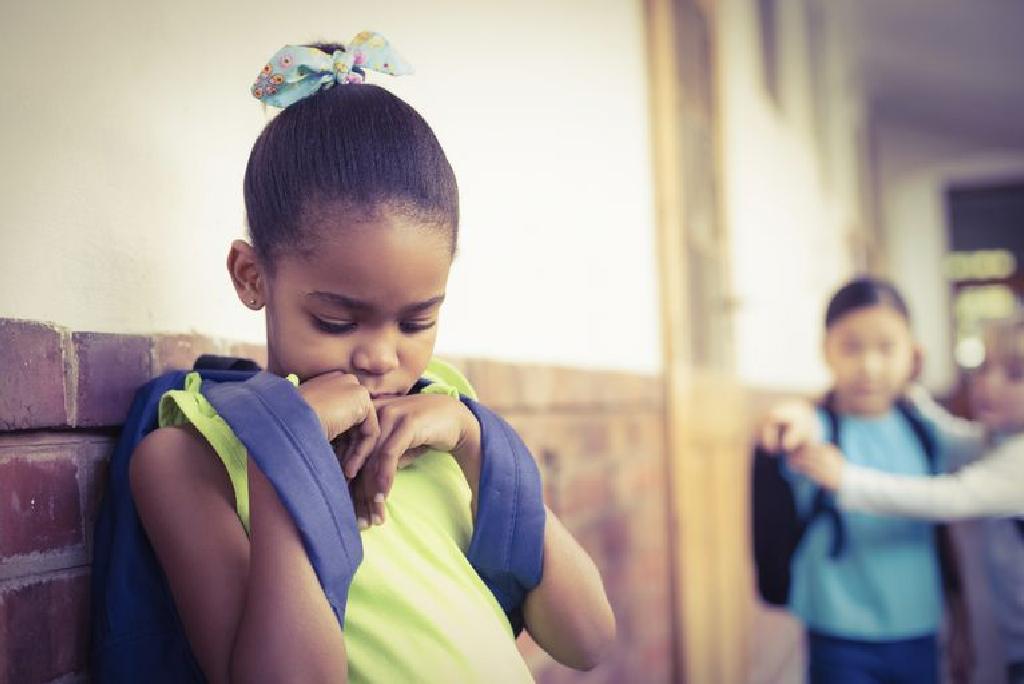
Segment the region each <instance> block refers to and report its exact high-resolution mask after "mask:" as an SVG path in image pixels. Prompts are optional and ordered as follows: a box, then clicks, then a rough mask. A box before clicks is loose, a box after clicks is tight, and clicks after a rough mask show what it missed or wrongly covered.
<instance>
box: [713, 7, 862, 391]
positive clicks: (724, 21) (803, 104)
mask: <svg viewBox="0 0 1024 684" xmlns="http://www.w3.org/2000/svg"><path fill="white" fill-rule="evenodd" d="M717 6H718V12H719V16H720V17H721V21H720V23H719V26H718V41H719V46H720V50H721V52H720V55H721V64H720V66H719V69H720V79H721V81H720V84H721V93H720V103H721V111H722V117H723V118H722V122H723V166H724V168H723V182H724V190H725V207H724V210H725V218H726V222H727V226H728V230H729V232H730V235H731V249H732V254H731V258H732V264H731V269H732V274H731V278H732V287H733V294H734V297H735V300H736V311H735V318H734V338H735V345H736V371H737V374H738V375H739V378H740V380H741V381H743V382H745V383H748V384H753V385H758V386H768V387H779V388H785V389H805V390H817V389H822V388H824V387H825V386H826V384H827V382H828V377H827V374H826V372H825V369H824V365H823V362H822V360H821V351H820V348H821V328H822V319H823V318H824V307H825V304H826V302H827V299H828V297H829V295H830V294H831V293H832V291H833V290H835V288H836V287H838V286H839V285H840V284H842V282H843V281H844V280H845V279H846V278H847V277H849V276H850V275H851V273H852V269H853V266H854V265H853V262H852V259H851V256H850V255H851V250H850V246H849V244H848V238H847V234H848V233H849V231H850V229H851V228H853V227H855V226H856V225H857V223H858V222H859V221H860V218H859V202H860V199H859V198H860V194H859V193H860V191H859V188H858V187H857V169H858V163H859V161H858V159H859V158H858V152H857V147H856V145H857V135H856V132H857V129H858V126H859V125H860V117H861V113H860V112H861V110H860V101H859V92H858V89H857V87H856V83H855V82H853V81H851V78H850V75H849V69H848V66H847V65H846V64H845V62H844V59H845V57H844V55H845V54H846V53H845V51H844V50H845V45H844V42H843V40H844V39H843V35H842V30H841V29H842V15H841V12H840V11H839V8H838V7H836V6H835V5H829V12H827V13H826V14H825V16H824V17H823V19H824V23H823V24H822V26H821V28H822V30H823V31H824V33H823V35H821V36H820V38H821V40H820V42H819V43H818V44H819V46H820V47H821V52H820V53H819V54H816V55H814V57H813V59H809V49H808V39H809V36H808V31H807V21H806V15H805V14H804V11H805V7H806V3H803V2H787V3H778V6H779V8H780V12H781V13H780V16H779V29H778V30H779V33H778V44H779V46H780V53H779V54H780V57H779V83H780V88H779V103H778V106H776V104H775V103H774V102H773V101H772V100H771V99H770V98H769V97H768V95H767V92H766V90H765V87H764V82H763V78H762V65H761V61H762V60H761V50H760V35H759V31H758V23H757V20H758V17H757V13H756V3H754V2H749V1H747V0H721V1H720V2H719V3H718V5H717ZM812 65H819V66H820V67H821V69H822V70H821V74H822V76H821V78H822V79H823V80H822V90H821V91H820V93H821V95H822V101H823V102H819V103H817V104H818V105H821V104H822V103H823V104H824V105H825V106H826V107H827V109H825V110H823V111H822V112H821V114H819V115H818V116H821V117H822V118H821V119H820V121H821V123H822V125H823V126H824V128H823V131H824V132H823V134H822V135H821V136H818V135H816V133H815V127H814V125H813V122H814V121H815V116H816V114H815V106H816V102H815V97H814V93H815V89H814V88H813V87H812V80H811V79H812V76H813V73H812V71H811V68H812Z"/></svg>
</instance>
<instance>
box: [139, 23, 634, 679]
mask: <svg viewBox="0 0 1024 684" xmlns="http://www.w3.org/2000/svg"><path fill="white" fill-rule="evenodd" d="M367 69H372V70H377V71H381V72H385V73H389V74H393V75H396V74H401V73H407V72H408V71H409V70H408V68H407V66H406V65H405V64H404V62H402V61H401V58H400V57H398V55H397V54H395V53H394V52H393V51H392V50H391V49H390V47H389V46H388V44H387V42H386V41H385V40H384V39H383V38H382V37H380V36H378V35H376V34H369V33H363V34H360V35H359V36H357V38H356V39H355V40H354V41H353V42H352V43H350V44H349V45H347V46H343V45H316V46H311V47H310V46H287V47H285V48H284V49H282V50H281V51H279V52H278V53H277V54H276V55H274V57H273V58H272V59H271V62H270V63H269V64H267V66H266V67H264V69H263V72H262V73H261V74H260V76H259V78H258V79H257V81H256V84H255V85H254V86H253V88H252V92H253V95H254V96H256V97H257V98H258V99H260V100H262V101H263V102H265V103H268V104H272V105H275V106H279V107H283V111H282V112H281V113H280V114H279V115H278V116H277V117H276V118H274V119H273V120H272V121H271V122H270V123H269V124H267V126H266V128H265V129H264V130H263V132H262V133H261V135H260V136H259V139H258V140H257V141H256V144H255V145H254V147H253V149H252V153H251V155H250V157H249V162H248V166H247V167H246V172H245V182H244V194H245V205H246V213H247V219H248V227H249V233H250V237H251V242H244V241H235V242H234V243H233V244H232V245H231V248H230V252H229V254H228V260H227V265H228V270H229V273H230V275H231V279H232V282H233V283H234V286H235V289H236V290H237V293H238V296H239V298H240V300H241V301H242V303H243V305H245V306H247V307H249V308H250V309H252V310H254V311H259V310H261V309H265V311H266V314H265V315H266V331H267V342H266V344H267V357H268V368H267V370H268V371H269V373H271V374H273V375H275V376H282V377H283V376H285V375H290V376H291V378H292V379H293V382H296V383H298V393H299V394H300V395H301V399H302V400H304V402H305V403H306V404H308V409H311V410H312V412H313V413H314V414H315V416H316V418H318V419H319V421H318V425H317V421H314V429H313V432H319V431H320V428H322V434H317V435H313V434H299V435H297V436H294V437H295V438H296V439H298V440H300V441H301V440H323V439H326V440H328V441H330V442H331V443H332V444H333V445H334V446H335V448H336V450H337V453H338V460H339V463H340V467H341V468H342V470H343V472H344V474H345V477H346V478H347V479H349V480H350V483H351V491H352V501H353V504H352V505H354V507H355V513H356V515H357V516H358V519H359V527H360V529H362V533H361V534H358V533H355V532H354V531H353V535H354V536H355V538H359V537H361V544H362V549H363V553H362V563H361V565H360V566H359V568H358V570H357V571H356V572H355V576H354V578H353V579H352V580H351V586H350V587H349V588H348V600H347V604H346V605H347V610H344V606H343V607H342V608H343V610H342V611H341V612H343V613H344V624H342V622H341V620H340V619H338V618H339V617H340V616H341V612H339V614H338V615H336V614H335V613H334V612H332V609H331V606H330V605H329V600H328V598H327V597H326V596H325V589H324V588H322V587H321V584H320V583H318V575H317V574H316V573H315V572H314V565H315V563H313V562H312V560H311V558H310V557H309V556H308V555H307V550H306V549H305V548H304V546H303V543H302V540H303V536H302V535H303V533H304V532H305V531H306V530H305V529H304V528H302V527H301V526H300V525H299V524H298V520H297V519H293V516H291V515H289V509H287V508H286V507H285V506H283V505H282V501H283V496H282V497H281V498H279V494H280V493H281V492H280V491H275V487H274V486H273V485H272V484H271V483H270V481H269V479H268V477H267V476H266V474H265V472H264V471H263V470H261V468H260V467H257V466H256V464H255V462H254V461H253V460H251V459H250V460H249V462H248V464H247V465H246V451H245V448H244V447H243V446H242V445H241V443H240V442H239V440H238V439H237V438H236V436H235V435H234V434H232V433H231V430H230V429H229V428H227V423H225V422H224V421H223V420H221V419H220V417H219V416H218V415H217V413H216V411H214V409H213V408H212V406H211V405H210V403H209V402H208V401H207V400H206V398H204V396H203V394H202V393H201V392H200V391H199V384H200V381H199V379H198V377H192V378H191V379H190V381H189V386H188V387H187V388H186V389H185V390H179V391H175V392H170V393H168V395H165V398H164V401H163V402H162V404H161V417H160V418H161V420H160V422H161V425H163V426H164V427H160V428H159V429H157V430H155V431H154V432H152V433H150V434H149V435H148V436H147V437H146V438H145V439H144V440H143V441H142V442H141V443H140V444H139V445H138V447H137V449H136V450H135V453H134V455H133V456H132V459H131V461H130V464H131V465H130V467H131V470H130V475H131V486H132V493H133V497H134V499H135V503H136V507H137V510H138V513H139V517H140V519H141V521H142V523H143V525H144V527H145V530H146V533H147V535H148V537H149V539H150V541H151V543H152V545H153V547H154V549H155V551H156V555H157V558H158V559H159V562H160V564H161V566H162V567H163V570H164V572H165V574H166V577H167V580H168V583H169V585H170V589H171V592H172V594H173V597H174V602H175V604H176V607H177V609H178V613H179V615H180V617H181V621H182V624H183V626H184V629H185V632H186V634H187V637H188V641H189V644H190V645H191V648H192V652H193V653H194V655H195V657H196V659H197V662H198V663H199V665H200V667H201V669H202V671H203V673H204V674H205V676H206V678H207V679H208V680H210V681H213V682H227V681H255V680H258V681H271V680H272V681H301V682H312V681H331V682H338V681H346V680H347V678H351V679H352V680H359V681H375V682H386V681H467V682H469V681H485V680H486V681H528V680H530V674H529V671H528V670H527V668H526V665H525V663H524V661H523V659H522V658H521V656H520V655H519V653H518V651H517V649H516V645H515V640H514V637H513V633H512V629H511V627H510V624H509V621H508V619H507V618H506V615H505V613H504V612H503V611H502V609H501V607H500V606H499V604H498V602H496V600H495V597H494V596H493V595H492V592H491V590H489V589H488V587H487V586H485V585H484V583H483V581H482V580H481V578H480V576H478V574H477V572H476V571H475V570H474V568H473V567H471V566H470V564H469V562H468V561H467V558H466V553H467V547H468V545H469V539H470V535H471V534H472V531H473V526H474V524H476V523H477V522H478V520H477V519H476V515H477V510H476V509H477V503H478V500H480V498H481V496H482V495H484V494H486V493H487V492H485V491H482V489H483V488H485V487H486V486H487V483H485V482H484V481H482V480H481V478H480V472H481V450H482V449H484V450H486V443H487V441H488V439H489V437H488V433H487V432H486V431H482V428H481V423H480V422H479V421H478V418H477V416H478V414H477V413H475V412H473V411H471V410H470V409H469V408H468V405H467V403H466V402H464V401H460V398H459V395H460V391H459V390H461V394H467V393H469V392H470V391H471V390H469V389H468V385H466V383H465V380H464V379H463V378H461V376H458V374H457V373H455V372H454V371H453V370H452V369H450V368H445V367H443V366H436V365H435V364H434V363H433V362H432V361H431V355H432V353H433V348H434V341H435V337H436V333H437V322H438V316H439V313H440V308H441V304H442V302H443V301H444V296H445V287H446V283H447V280H448V272H449V268H450V266H451V261H452V257H453V254H454V252H455V248H456V238H457V233H458V190H457V186H456V182H455V176H454V175H453V173H452V169H451V167H450V166H449V163H448V160H447V159H446V157H445V155H444V152H443V151H442V149H441V147H440V145H439V143H438V141H437V139H436V138H435V136H434V134H433V132H432V131H431V129H430V128H429V126H428V125H427V124H426V122H424V121H423V119H422V118H421V117H420V116H419V115H418V114H417V113H416V112H415V111H414V110H413V109H412V108H411V107H410V106H409V105H407V104H406V103H405V102H403V101H402V100H400V99H399V98H397V97H396V96H394V95H392V94H391V93H389V92H388V91H386V90H383V89H381V88H379V87H377V86H373V85H366V84H363V83H362V81H363V79H364V76H365V71H366V70H367ZM428 364H430V365H431V369H432V370H434V371H435V372H434V373H433V375H434V376H435V377H437V376H438V375H439V374H440V375H442V376H445V378H444V379H446V380H447V381H448V383H449V384H450V385H451V387H444V383H438V384H437V385H434V386H431V387H430V388H428V389H429V390H436V389H437V387H438V386H440V387H441V390H440V391H428V389H422V386H423V384H424V383H421V382H419V380H420V378H421V376H423V375H424V374H425V372H427V371H428ZM438 369H440V370H438ZM453 387H454V389H452V388H453ZM257 409H259V407H258V406H253V410H254V411H255V410H257ZM293 427H294V430H300V429H302V428H303V426H302V425H299V424H296V425H295V426H293ZM307 432H308V431H307ZM509 438H510V439H511V437H509ZM490 439H491V440H492V441H493V440H494V439H496V438H495V437H494V436H493V435H492V436H491V437H490ZM298 465H299V464H296V467H298ZM342 481H343V480H342ZM492 486H493V485H492ZM343 494H344V495H346V496H347V494H346V493H344V492H339V493H338V496H341V495H343ZM309 496H310V497H314V496H317V492H314V491H310V492H309ZM545 513H546V523H545V524H544V527H543V539H542V544H543V574H542V575H541V578H540V580H539V583H537V584H536V586H535V587H534V588H532V590H530V591H529V593H528V595H527V596H526V598H525V602H524V603H523V604H522V617H523V619H524V621H525V627H526V629H527V630H528V631H529V632H530V634H531V636H532V637H533V638H534V639H535V640H536V641H537V642H538V643H539V644H540V645H541V646H542V647H543V648H544V649H545V650H547V651H548V652H549V653H550V654H551V655H552V656H553V657H554V658H556V659H557V660H559V661H560V662H562V663H564V664H566V665H569V666H571V667H576V668H581V669H588V668H591V667H593V666H595V665H596V664H597V662H598V661H599V660H600V658H601V656H602V655H603V653H604V652H605V650H606V649H607V648H608V647H609V645H610V643H611V641H612V640H613V639H614V630H615V627H614V617H613V615H612V613H611V609H610V607H609V604H608V599H607V597H606V596H605V592H604V589H603V587H602V583H601V579H600V576H599V574H598V572H597V569H596V568H595V567H594V564H593V562H592V561H591V560H590V558H589V557H588V556H587V554H586V553H585V552H584V551H583V550H582V548H581V547H580V546H579V545H578V544H577V543H576V541H575V540H574V539H573V538H572V537H571V536H570V534H569V533H568V532H567V531H566V529H565V528H564V527H563V526H562V525H561V523H560V522H559V521H558V519H557V518H556V517H555V516H554V515H553V514H552V513H551V511H550V510H546V509H545ZM350 517H351V516H350ZM352 521H353V523H354V521H355V518H354V517H352ZM331 522H332V521H329V520H328V521H317V520H314V521H311V524H312V525H313V526H316V525H318V524H321V523H322V524H325V525H329V524H331ZM353 526H354V525H353ZM513 541H515V540H513ZM357 543H358V542H357Z"/></svg>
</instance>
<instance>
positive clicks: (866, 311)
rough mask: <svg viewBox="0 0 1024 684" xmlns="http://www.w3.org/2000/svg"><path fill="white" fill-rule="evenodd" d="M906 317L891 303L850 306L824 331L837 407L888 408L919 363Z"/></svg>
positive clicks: (857, 410) (866, 411)
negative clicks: (861, 306)
mask: <svg viewBox="0 0 1024 684" xmlns="http://www.w3.org/2000/svg"><path fill="white" fill-rule="evenodd" d="M919 353H920V352H919V350H918V349H917V347H916V345H915V343H914V339H913V336H912V335H911V333H910V326H909V325H908V324H907V320H906V319H905V318H904V317H903V316H902V315H901V314H900V313H899V312H898V311H896V310H895V309H893V308H892V307H890V306H885V305H882V304H878V305H875V306H866V307H863V308H860V309H855V310H853V311H851V312H849V313H847V314H846V315H844V316H843V317H842V318H840V319H839V320H838V321H836V322H835V323H833V324H832V326H831V327H830V328H828V330H827V331H826V332H825V361H826V362H827V363H828V366H829V369H830V370H831V371H832V377H833V379H834V383H835V393H836V400H837V402H838V408H839V410H841V411H843V412H846V413H854V414H858V415H865V416H871V415H881V414H884V413H886V412H887V411H889V409H891V408H892V405H893V402H894V401H895V400H896V398H897V397H898V396H899V395H900V393H901V392H903V389H904V387H905V386H906V384H907V382H909V380H910V378H911V377H912V375H913V374H914V372H915V369H916V366H917V364H918V363H919V360H918V356H919Z"/></svg>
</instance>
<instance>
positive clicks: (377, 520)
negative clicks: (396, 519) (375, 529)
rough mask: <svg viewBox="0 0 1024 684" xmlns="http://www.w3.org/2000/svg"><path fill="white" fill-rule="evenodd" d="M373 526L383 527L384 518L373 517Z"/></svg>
mask: <svg viewBox="0 0 1024 684" xmlns="http://www.w3.org/2000/svg"><path fill="white" fill-rule="evenodd" d="M373 524H374V525H383V524H384V518H382V517H380V516H379V515H375V516H373Z"/></svg>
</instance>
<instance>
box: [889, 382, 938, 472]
mask: <svg viewBox="0 0 1024 684" xmlns="http://www.w3.org/2000/svg"><path fill="white" fill-rule="evenodd" d="M896 409H897V410H898V411H899V412H900V415H902V416H903V418H904V419H905V420H906V421H907V423H909V424H910V428H911V429H912V430H913V431H914V436H916V437H917V441H918V442H919V443H920V444H921V449H923V450H924V456H925V459H927V461H928V470H929V471H930V472H931V474H932V475H934V474H936V473H937V472H938V470H939V443H938V440H937V439H936V438H935V433H934V432H933V431H932V429H931V428H930V427H929V426H928V424H927V423H926V422H925V419H924V417H923V416H922V415H921V414H920V413H919V412H918V410H917V409H916V408H914V406H913V404H911V403H910V402H909V401H907V400H906V399H902V398H901V399H897V400H896Z"/></svg>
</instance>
